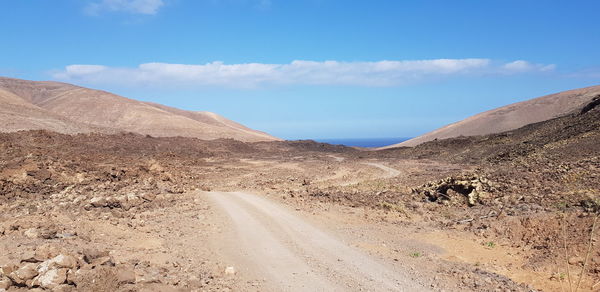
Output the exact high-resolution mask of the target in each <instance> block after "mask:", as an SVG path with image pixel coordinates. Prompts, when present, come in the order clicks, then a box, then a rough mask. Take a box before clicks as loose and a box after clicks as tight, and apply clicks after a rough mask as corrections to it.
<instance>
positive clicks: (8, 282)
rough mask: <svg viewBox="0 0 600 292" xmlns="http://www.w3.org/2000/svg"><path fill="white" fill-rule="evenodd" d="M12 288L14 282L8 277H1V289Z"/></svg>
mask: <svg viewBox="0 0 600 292" xmlns="http://www.w3.org/2000/svg"><path fill="white" fill-rule="evenodd" d="M10 286H12V281H11V280H10V279H9V278H8V277H6V276H0V289H5V290H6V289H8V288H9V287H10Z"/></svg>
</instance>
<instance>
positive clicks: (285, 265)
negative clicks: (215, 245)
mask: <svg viewBox="0 0 600 292" xmlns="http://www.w3.org/2000/svg"><path fill="white" fill-rule="evenodd" d="M206 194H207V195H208V197H209V199H210V200H211V201H212V202H213V203H214V204H215V205H216V206H217V207H218V208H217V209H220V210H222V211H223V212H224V214H227V217H228V218H229V219H230V220H229V221H230V223H231V227H232V228H231V229H229V230H230V231H229V232H226V234H224V238H222V239H221V240H222V241H223V242H226V243H225V244H224V246H223V247H222V249H221V251H220V252H221V253H224V256H225V257H226V258H227V259H228V261H229V262H230V263H231V266H233V267H234V268H235V269H236V272H237V274H236V275H235V277H240V278H242V279H244V280H246V281H245V282H252V280H253V279H264V282H261V283H260V284H257V285H260V287H259V288H257V290H261V291H360V290H368V291H425V290H426V289H424V288H423V287H422V286H421V285H419V284H417V283H416V282H414V281H413V280H411V279H410V276H408V274H407V273H406V272H405V271H400V270H398V268H394V267H392V266H388V265H386V264H384V263H382V262H381V261H380V260H378V259H376V258H373V257H371V256H369V255H367V254H366V253H363V252H361V251H359V250H357V249H356V248H354V247H351V246H349V245H347V244H345V243H344V242H342V241H340V240H338V239H337V238H335V237H334V236H332V235H330V234H329V233H327V232H326V231H324V230H321V229H319V228H317V227H315V226H313V225H311V224H309V223H307V222H306V221H305V220H304V219H303V218H301V217H300V216H299V215H297V214H294V211H291V210H289V209H287V208H286V207H284V206H281V205H279V204H277V203H274V202H271V201H269V200H268V199H266V198H263V197H259V196H256V195H252V194H246V193H222V192H212V193H206Z"/></svg>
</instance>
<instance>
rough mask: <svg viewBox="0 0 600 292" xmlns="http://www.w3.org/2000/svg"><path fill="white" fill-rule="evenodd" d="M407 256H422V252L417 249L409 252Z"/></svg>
mask: <svg viewBox="0 0 600 292" xmlns="http://www.w3.org/2000/svg"><path fill="white" fill-rule="evenodd" d="M409 256H410V257H411V258H420V257H422V256H423V253H421V252H418V251H415V252H411V253H410V254H409Z"/></svg>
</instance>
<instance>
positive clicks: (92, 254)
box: [83, 248, 109, 264]
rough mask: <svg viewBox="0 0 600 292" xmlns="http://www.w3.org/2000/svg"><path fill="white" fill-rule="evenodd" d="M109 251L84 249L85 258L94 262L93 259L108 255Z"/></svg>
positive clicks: (89, 261) (88, 261)
mask: <svg viewBox="0 0 600 292" xmlns="http://www.w3.org/2000/svg"><path fill="white" fill-rule="evenodd" d="M108 254H109V253H108V251H106V250H105V251H99V250H97V249H91V248H88V249H84V250H83V259H84V260H85V261H86V262H87V263H88V264H90V263H92V261H93V260H95V259H97V258H100V257H107V256H108Z"/></svg>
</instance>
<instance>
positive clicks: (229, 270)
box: [225, 267, 235, 275]
mask: <svg viewBox="0 0 600 292" xmlns="http://www.w3.org/2000/svg"><path fill="white" fill-rule="evenodd" d="M225 275H235V268H234V267H227V268H225Z"/></svg>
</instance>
